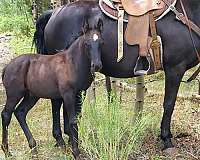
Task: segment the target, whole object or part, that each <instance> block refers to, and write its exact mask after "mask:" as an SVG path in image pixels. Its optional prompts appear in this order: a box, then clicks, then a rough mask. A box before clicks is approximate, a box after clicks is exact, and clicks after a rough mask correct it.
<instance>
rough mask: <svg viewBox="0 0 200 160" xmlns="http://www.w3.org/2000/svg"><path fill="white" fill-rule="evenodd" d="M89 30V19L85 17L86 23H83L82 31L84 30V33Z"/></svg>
mask: <svg viewBox="0 0 200 160" xmlns="http://www.w3.org/2000/svg"><path fill="white" fill-rule="evenodd" d="M88 30H89V23H88V19H85V20H84V23H83V27H82V31H83V33H84V34H85V33H86V32H87V31H88Z"/></svg>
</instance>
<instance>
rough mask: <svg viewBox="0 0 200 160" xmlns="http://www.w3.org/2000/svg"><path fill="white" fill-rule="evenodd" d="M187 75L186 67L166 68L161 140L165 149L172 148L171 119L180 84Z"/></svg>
mask: <svg viewBox="0 0 200 160" xmlns="http://www.w3.org/2000/svg"><path fill="white" fill-rule="evenodd" d="M184 73H185V67H183V66H175V67H173V68H172V67H170V68H165V97H164V104H163V106H164V112H163V118H162V122H161V139H162V140H163V142H164V149H167V148H172V147H173V144H172V142H171V138H172V134H171V131H170V124H171V117H172V113H173V110H174V105H175V102H176V97H177V93H178V89H179V86H180V82H181V80H182V77H183V75H184Z"/></svg>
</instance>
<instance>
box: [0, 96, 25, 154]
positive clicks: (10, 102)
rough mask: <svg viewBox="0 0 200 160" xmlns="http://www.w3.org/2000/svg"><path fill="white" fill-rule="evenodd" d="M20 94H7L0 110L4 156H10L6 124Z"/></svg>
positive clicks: (8, 122)
mask: <svg viewBox="0 0 200 160" xmlns="http://www.w3.org/2000/svg"><path fill="white" fill-rule="evenodd" d="M21 98H22V96H21V97H20V96H17V97H14V96H12V97H11V96H8V97H7V101H6V105H5V108H4V109H3V111H2V112H1V118H2V145H1V148H2V150H3V151H4V153H5V155H6V157H7V156H10V152H9V150H8V126H9V124H10V120H11V117H12V113H13V112H14V110H15V106H16V105H17V103H18V102H19V101H20V99H21Z"/></svg>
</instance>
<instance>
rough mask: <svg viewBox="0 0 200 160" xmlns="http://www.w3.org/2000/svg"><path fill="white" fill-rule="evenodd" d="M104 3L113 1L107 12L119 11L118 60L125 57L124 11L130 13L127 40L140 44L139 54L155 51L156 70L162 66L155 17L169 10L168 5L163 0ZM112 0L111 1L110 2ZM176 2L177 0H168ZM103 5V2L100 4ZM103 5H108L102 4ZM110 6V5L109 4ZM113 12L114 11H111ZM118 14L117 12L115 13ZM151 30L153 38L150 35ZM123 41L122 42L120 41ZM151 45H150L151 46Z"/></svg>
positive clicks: (145, 54)
mask: <svg viewBox="0 0 200 160" xmlns="http://www.w3.org/2000/svg"><path fill="white" fill-rule="evenodd" d="M103 1H104V3H106V1H107V3H106V4H108V3H112V6H113V8H115V9H112V11H111V9H110V10H109V9H108V8H107V9H106V8H104V9H105V10H107V12H113V10H115V11H117V14H118V15H117V16H118V18H117V19H118V60H117V61H118V62H119V61H120V60H121V59H122V58H123V46H119V45H122V44H123V21H124V12H125V13H126V14H128V25H127V28H126V30H125V36H124V37H125V40H126V42H127V44H129V45H135V44H138V45H139V55H140V56H142V57H145V56H148V55H149V49H150V48H151V49H152V51H153V61H154V71H156V70H158V69H161V68H162V64H161V62H162V60H161V55H160V42H159V40H158V37H157V33H156V24H155V18H157V17H158V16H160V15H161V14H162V13H163V12H164V11H166V10H167V8H168V6H166V4H165V3H164V2H163V1H162V0H103ZM108 1H110V2H108ZM168 1H169V3H170V4H173V3H174V4H175V3H176V0H168ZM100 5H101V4H100ZM101 7H106V5H105V4H104V5H102V6H101ZM107 7H108V5H107ZM110 14H112V13H110ZM114 14H116V12H115V13H114ZM149 31H150V35H151V38H150V37H149ZM120 41H122V42H120ZM149 46H150V47H149Z"/></svg>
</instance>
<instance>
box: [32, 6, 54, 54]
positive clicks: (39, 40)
mask: <svg viewBox="0 0 200 160" xmlns="http://www.w3.org/2000/svg"><path fill="white" fill-rule="evenodd" d="M52 13H53V10H48V11H45V12H44V13H43V14H42V15H41V16H40V17H39V18H38V19H37V21H36V31H35V33H34V36H33V44H35V47H36V50H37V53H39V54H44V53H46V49H45V43H44V30H45V27H46V25H47V23H48V21H49V19H50V18H51V16H52Z"/></svg>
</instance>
